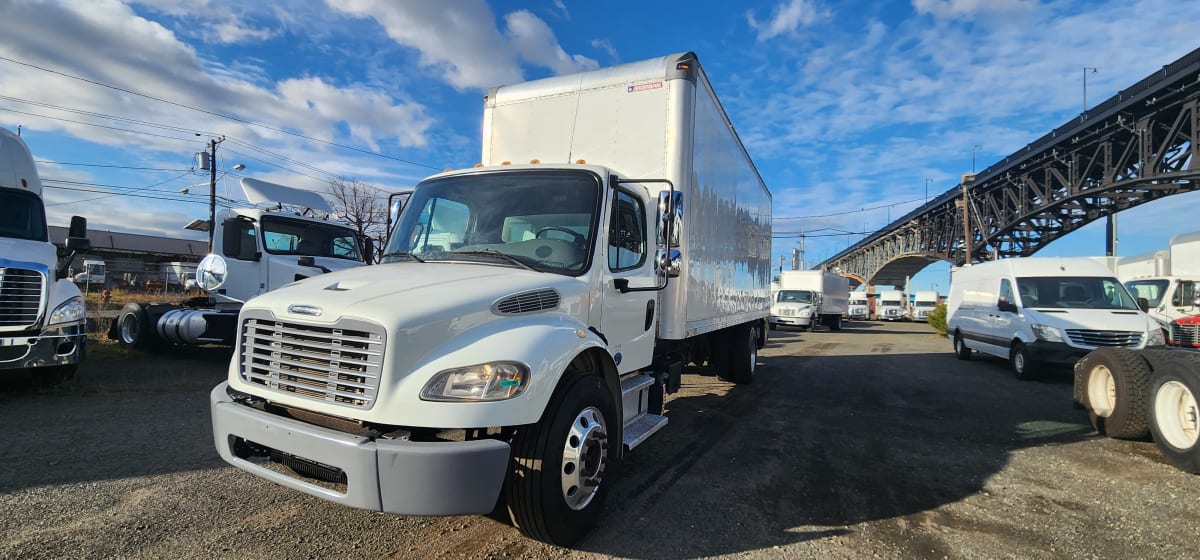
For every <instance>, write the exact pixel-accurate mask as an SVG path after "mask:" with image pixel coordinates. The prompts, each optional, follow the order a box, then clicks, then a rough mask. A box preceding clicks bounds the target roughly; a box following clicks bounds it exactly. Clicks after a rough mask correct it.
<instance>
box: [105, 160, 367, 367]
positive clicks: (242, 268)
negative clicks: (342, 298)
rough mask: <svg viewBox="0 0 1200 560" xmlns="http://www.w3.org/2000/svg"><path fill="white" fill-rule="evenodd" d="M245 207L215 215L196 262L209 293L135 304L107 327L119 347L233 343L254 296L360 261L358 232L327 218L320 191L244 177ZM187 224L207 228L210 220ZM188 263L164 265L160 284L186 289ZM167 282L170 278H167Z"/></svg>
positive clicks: (199, 282)
mask: <svg viewBox="0 0 1200 560" xmlns="http://www.w3.org/2000/svg"><path fill="white" fill-rule="evenodd" d="M241 185H242V191H243V192H244V193H245V194H246V199H247V201H248V202H250V205H248V206H244V207H243V206H239V207H233V208H227V209H223V210H221V211H219V212H218V213H217V214H216V222H217V223H216V224H215V227H216V230H215V231H214V232H213V248H212V253H211V254H209V255H208V256H206V257H204V258H203V259H201V261H200V262H199V263H198V264H197V265H195V267H196V268H195V270H196V284H197V285H198V286H199V287H200V288H201V289H203V290H205V291H206V292H207V294H206V295H204V296H199V297H193V298H189V299H187V300H185V301H181V302H177V303H140V302H131V303H127V304H125V306H124V307H123V308H122V309H121V312H120V314H119V315H118V316H117V320H116V321H113V323H112V327H111V328H110V330H109V332H108V336H109V338H112V339H114V340H117V341H119V342H120V343H121V345H122V346H125V347H127V348H135V349H138V350H143V351H148V352H158V351H162V350H165V349H168V348H171V347H172V346H176V345H190V344H218V345H227V346H231V345H233V344H234V341H235V340H236V339H237V317H238V311H240V310H241V308H242V304H243V303H244V302H245V301H246V300H248V299H250V298H252V297H254V296H255V295H258V294H261V293H264V292H268V291H270V290H273V289H275V288H278V287H280V286H284V285H286V284H291V283H292V282H296V281H298V280H303V279H305V278H308V277H312V276H319V275H321V274H324V273H327V272H332V271H336V270H345V269H347V268H352V267H357V266H362V265H363V264H365V259H364V256H363V255H362V253H361V252H360V250H359V248H360V247H361V244H360V242H359V238H358V234H357V232H355V230H354V229H352V228H351V227H349V226H347V225H345V224H342V223H338V222H336V221H334V220H331V219H328V213H329V210H330V208H329V203H328V202H327V201H325V199H324V198H322V197H321V195H319V194H317V193H315V192H311V191H306V190H303V189H298V188H295V187H288V186H286V185H280V184H277V183H271V182H267V181H262V180H259V179H253V178H250V177H246V178H243V179H242V180H241ZM187 227H188V228H190V229H197V230H200V231H208V227H209V224H208V221H207V220H196V221H195V222H193V223H192V224H189V225H188V226H187ZM185 265H187V263H164V264H163V266H162V268H161V269H160V273H159V276H160V278H162V280H158V281H157V282H158V285H159V286H160V288H159V289H161V290H163V291H164V292H165V291H167V290H168V286H169V287H170V289H183V288H186V280H184V279H183V278H182V275H184V274H186V269H187V268H188V266H185ZM167 279H171V280H170V281H168V280H167Z"/></svg>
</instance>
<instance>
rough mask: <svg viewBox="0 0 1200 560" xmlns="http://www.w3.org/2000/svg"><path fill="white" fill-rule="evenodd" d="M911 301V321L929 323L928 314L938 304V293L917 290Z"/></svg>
mask: <svg viewBox="0 0 1200 560" xmlns="http://www.w3.org/2000/svg"><path fill="white" fill-rule="evenodd" d="M915 295H916V297H915V298H914V299H913V306H912V310H911V312H910V315H909V316H910V318H911V319H912V320H913V321H922V322H926V323H927V322H929V313H930V312H931V311H933V308H935V307H937V304H938V297H939V296H938V293H937V292H935V291H933V290H918V291H917V293H916V294H915Z"/></svg>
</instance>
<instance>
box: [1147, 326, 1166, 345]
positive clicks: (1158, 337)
mask: <svg viewBox="0 0 1200 560" xmlns="http://www.w3.org/2000/svg"><path fill="white" fill-rule="evenodd" d="M1149 331H1150V333H1149V334H1150V336H1147V337H1146V346H1163V345H1165V344H1166V343H1167V339H1166V338H1164V337H1163V331H1162V329H1160V328H1158V325H1154V326H1152V327H1150V329H1149Z"/></svg>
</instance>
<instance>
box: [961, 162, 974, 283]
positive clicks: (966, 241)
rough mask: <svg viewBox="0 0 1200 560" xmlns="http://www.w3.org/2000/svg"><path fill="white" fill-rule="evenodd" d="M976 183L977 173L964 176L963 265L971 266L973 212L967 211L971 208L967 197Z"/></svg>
mask: <svg viewBox="0 0 1200 560" xmlns="http://www.w3.org/2000/svg"><path fill="white" fill-rule="evenodd" d="M974 183H975V174H974V173H971V174H969V175H963V176H962V193H963V196H962V211H963V251H964V253H963V266H971V213H970V212H968V211H967V209H968V208H970V202H969V200H970V199H968V198H967V197H968V196H970V195H969V194H968V192H967V190H968V189H969V188H970V187H971V185H973V184H974Z"/></svg>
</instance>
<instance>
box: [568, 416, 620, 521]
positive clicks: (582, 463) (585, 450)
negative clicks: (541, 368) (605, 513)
mask: <svg viewBox="0 0 1200 560" xmlns="http://www.w3.org/2000/svg"><path fill="white" fill-rule="evenodd" d="M607 465H608V429H607V425H606V424H605V421H604V414H602V413H601V412H600V410H599V409H597V408H596V407H593V406H589V407H587V408H585V409H583V410H581V411H580V412H579V414H577V415H576V416H575V420H574V421H572V422H571V429H570V430H568V431H567V439H566V441H565V442H563V456H562V465H561V467H560V471H559V473H560V475H561V476H562V495H563V501H565V502H566V504H567V507H569V508H571V509H573V510H576V511H578V510H581V509H583V508H585V507H587V505H588V504H589V503H591V502H592V499H593V498H595V497H596V493H597V492H599V491H600V483H601V481H602V480H603V479H604V468H605V467H606V466H607Z"/></svg>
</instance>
